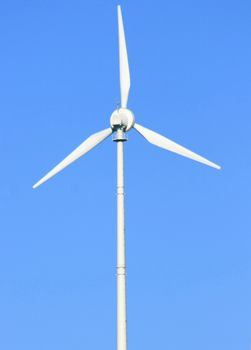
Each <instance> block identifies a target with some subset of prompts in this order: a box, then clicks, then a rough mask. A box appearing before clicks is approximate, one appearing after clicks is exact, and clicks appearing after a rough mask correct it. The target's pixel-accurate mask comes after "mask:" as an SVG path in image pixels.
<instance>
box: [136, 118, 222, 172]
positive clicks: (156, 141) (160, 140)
mask: <svg viewBox="0 0 251 350" xmlns="http://www.w3.org/2000/svg"><path fill="white" fill-rule="evenodd" d="M134 128H135V129H136V130H137V131H138V132H139V133H140V134H141V135H142V136H143V137H144V138H145V139H146V140H147V141H149V142H150V143H152V144H153V145H155V146H158V147H160V148H164V149H166V150H168V151H170V152H174V153H177V154H180V155H181V156H183V157H187V158H190V159H193V160H196V161H197V162H200V163H203V164H206V165H208V166H210V167H213V168H216V169H220V168H221V167H220V166H219V165H217V164H215V163H213V162H210V161H209V160H207V159H206V158H203V157H201V156H200V155H198V154H196V153H194V152H192V151H190V150H188V149H187V148H185V147H183V146H180V145H178V144H177V143H176V142H173V141H171V140H169V139H168V138H166V137H164V136H162V135H160V134H158V133H156V132H154V131H152V130H149V129H147V128H145V127H143V126H141V125H139V124H135V125H134Z"/></svg>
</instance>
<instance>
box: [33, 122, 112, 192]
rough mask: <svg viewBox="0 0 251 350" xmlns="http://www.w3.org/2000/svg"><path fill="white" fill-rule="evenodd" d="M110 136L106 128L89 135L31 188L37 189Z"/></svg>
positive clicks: (109, 129) (110, 130) (110, 131)
mask: <svg viewBox="0 0 251 350" xmlns="http://www.w3.org/2000/svg"><path fill="white" fill-rule="evenodd" d="M111 134H112V129H111V128H108V129H105V130H102V131H99V132H97V133H96V134H93V135H91V136H90V137H88V139H86V140H85V141H84V142H83V143H81V145H80V146H78V147H77V148H76V149H75V150H74V151H73V152H72V153H71V154H69V155H68V156H67V157H66V158H65V159H64V160H62V162H60V163H59V164H58V165H56V166H55V168H53V169H52V170H51V171H50V172H49V173H48V174H46V175H45V176H44V177H43V178H42V179H41V180H39V181H38V182H37V183H36V184H35V185H34V186H33V187H32V188H37V187H38V186H40V185H42V184H43V183H44V182H45V181H47V180H49V179H50V178H52V177H53V176H54V175H56V174H57V173H59V172H60V171H61V170H63V169H64V168H66V167H67V166H68V165H70V164H71V163H73V162H74V161H75V160H77V159H78V158H80V157H82V156H83V155H84V154H85V153H87V152H89V151H90V150H91V149H93V148H94V147H95V146H97V145H98V144H99V143H100V142H102V141H104V140H105V139H106V138H107V137H108V136H110V135H111Z"/></svg>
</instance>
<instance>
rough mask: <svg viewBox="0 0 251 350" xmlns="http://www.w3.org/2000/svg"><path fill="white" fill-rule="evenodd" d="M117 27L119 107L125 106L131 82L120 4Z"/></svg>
mask: <svg viewBox="0 0 251 350" xmlns="http://www.w3.org/2000/svg"><path fill="white" fill-rule="evenodd" d="M118 28H119V70H120V95H121V107H122V108H126V107H127V100H128V95H129V90H130V84H131V82H130V72H129V64H128V57H127V50H126V40H125V32H124V26H123V19H122V13H121V7H120V5H118Z"/></svg>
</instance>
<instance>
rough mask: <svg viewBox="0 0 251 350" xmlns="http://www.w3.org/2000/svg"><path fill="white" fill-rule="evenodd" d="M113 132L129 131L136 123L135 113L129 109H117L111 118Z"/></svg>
mask: <svg viewBox="0 0 251 350" xmlns="http://www.w3.org/2000/svg"><path fill="white" fill-rule="evenodd" d="M110 123H111V127H112V130H115V131H116V130H118V129H121V130H123V131H129V130H130V129H131V128H132V127H133V126H134V123H135V118H134V115H133V113H132V112H131V111H130V110H129V109H127V108H119V109H116V110H115V111H114V112H113V113H112V115H111V118H110Z"/></svg>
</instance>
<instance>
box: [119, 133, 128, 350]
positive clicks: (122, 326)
mask: <svg viewBox="0 0 251 350" xmlns="http://www.w3.org/2000/svg"><path fill="white" fill-rule="evenodd" d="M117 134H118V138H119V137H120V140H118V141H117V350H126V348H127V330H126V264H125V260H126V257H125V210H124V152H123V148H124V141H123V131H122V130H118V131H117Z"/></svg>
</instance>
